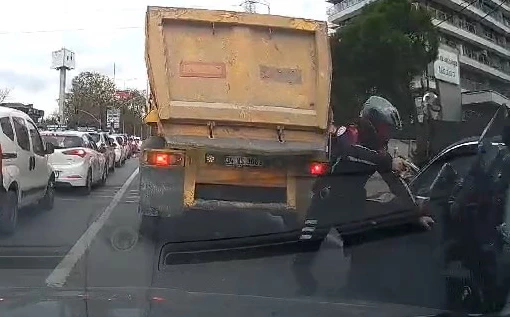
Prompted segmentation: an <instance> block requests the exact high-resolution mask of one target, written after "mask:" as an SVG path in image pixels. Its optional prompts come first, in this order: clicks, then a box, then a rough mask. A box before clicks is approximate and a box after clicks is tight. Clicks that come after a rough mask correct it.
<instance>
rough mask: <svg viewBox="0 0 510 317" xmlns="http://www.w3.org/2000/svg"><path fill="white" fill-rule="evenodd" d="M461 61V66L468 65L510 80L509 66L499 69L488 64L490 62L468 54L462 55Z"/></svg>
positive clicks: (495, 76)
mask: <svg viewBox="0 0 510 317" xmlns="http://www.w3.org/2000/svg"><path fill="white" fill-rule="evenodd" d="M459 62H460V64H461V66H464V67H468V68H471V69H474V70H477V71H482V72H484V73H485V74H488V75H491V76H492V77H494V78H497V79H499V80H504V81H507V82H510V70H509V69H508V68H506V69H504V68H501V69H497V68H495V67H493V65H488V64H489V63H484V62H481V61H479V60H475V59H473V58H470V57H469V56H466V55H460V56H459ZM461 74H462V70H461Z"/></svg>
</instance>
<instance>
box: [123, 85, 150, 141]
mask: <svg viewBox="0 0 510 317" xmlns="http://www.w3.org/2000/svg"><path fill="white" fill-rule="evenodd" d="M125 95H126V96H127V97H126V98H122V99H119V100H117V101H116V107H117V108H119V109H121V118H120V119H121V124H123V127H124V132H125V133H128V134H136V135H139V134H140V131H142V130H144V129H145V128H146V127H145V124H144V123H143V117H144V111H145V107H146V102H147V99H146V94H145V92H144V91H141V90H136V89H130V90H128V91H127V93H126V94H125ZM121 128H122V127H121ZM144 131H145V130H144ZM144 133H145V132H144Z"/></svg>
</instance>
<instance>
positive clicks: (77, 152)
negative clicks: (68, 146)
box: [62, 149, 87, 158]
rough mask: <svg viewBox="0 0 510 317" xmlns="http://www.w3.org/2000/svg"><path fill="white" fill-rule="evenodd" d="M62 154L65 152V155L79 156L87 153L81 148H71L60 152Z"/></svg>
mask: <svg viewBox="0 0 510 317" xmlns="http://www.w3.org/2000/svg"><path fill="white" fill-rule="evenodd" d="M62 154H65V155H76V156H79V157H82V158H83V157H85V155H87V152H86V151H85V150H82V149H73V150H67V151H64V152H62Z"/></svg>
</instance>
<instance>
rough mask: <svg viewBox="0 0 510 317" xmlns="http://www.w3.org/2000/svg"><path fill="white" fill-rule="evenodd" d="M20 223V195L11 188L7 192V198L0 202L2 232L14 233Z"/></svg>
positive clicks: (0, 228)
mask: <svg viewBox="0 0 510 317" xmlns="http://www.w3.org/2000/svg"><path fill="white" fill-rule="evenodd" d="M17 223H18V195H17V193H16V192H15V191H13V190H10V191H8V192H6V193H5V199H3V200H2V202H1V203H0V232H1V233H3V234H12V233H14V231H15V230H16V225H17Z"/></svg>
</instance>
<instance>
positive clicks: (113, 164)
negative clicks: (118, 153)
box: [109, 158, 116, 173]
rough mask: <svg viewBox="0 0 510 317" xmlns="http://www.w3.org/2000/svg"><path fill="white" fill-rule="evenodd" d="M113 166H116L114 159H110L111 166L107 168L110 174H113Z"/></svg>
mask: <svg viewBox="0 0 510 317" xmlns="http://www.w3.org/2000/svg"><path fill="white" fill-rule="evenodd" d="M115 166H116V164H115V158H113V159H112V164H111V166H109V168H110V173H113V172H115Z"/></svg>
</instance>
